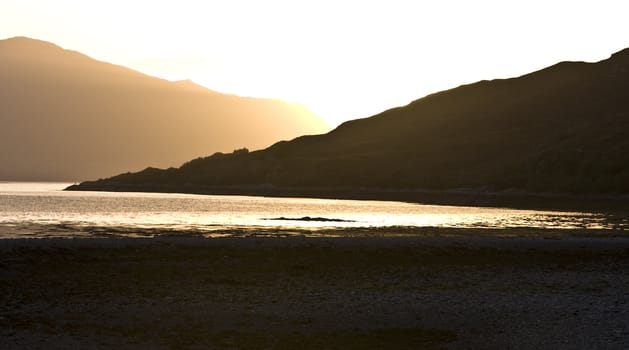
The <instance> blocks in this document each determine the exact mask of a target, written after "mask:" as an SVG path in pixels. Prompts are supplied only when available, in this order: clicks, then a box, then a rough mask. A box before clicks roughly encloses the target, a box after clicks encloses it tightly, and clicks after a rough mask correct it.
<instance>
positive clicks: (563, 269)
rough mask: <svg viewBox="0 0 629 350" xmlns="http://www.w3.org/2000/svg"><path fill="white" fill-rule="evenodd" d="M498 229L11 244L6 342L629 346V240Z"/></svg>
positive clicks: (3, 260) (21, 345) (32, 345)
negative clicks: (423, 232) (481, 232)
mask: <svg viewBox="0 0 629 350" xmlns="http://www.w3.org/2000/svg"><path fill="white" fill-rule="evenodd" d="M490 231H491V230H490ZM490 231H488V233H486V234H479V232H466V230H432V231H431V230H427V233H426V234H425V235H412V236H410V235H400V236H387V235H379V236H368V235H363V236H358V237H350V238H338V237H276V238H269V237H231V238H214V239H207V238H199V237H191V238H181V237H179V238H176V237H162V238H154V239H132V238H106V239H16V240H11V239H5V240H0V253H1V254H0V283H1V284H0V286H1V288H0V289H1V290H2V293H1V294H0V298H1V299H2V301H1V302H0V308H1V309H0V343H1V344H2V348H4V349H26V348H28V349H65V348H82V349H111V348H135V349H294V348H302V349H558V348H562V349H602V348H605V349H626V348H628V347H629V295H628V293H627V292H628V291H629V238H627V237H623V236H614V235H607V236H596V237H595V236H588V235H585V234H581V235H577V236H570V235H568V234H567V233H557V232H550V231H549V232H547V233H543V232H540V231H539V230H538V231H535V232H530V233H529V234H526V231H524V230H520V231H517V234H513V233H508V234H506V233H505V234H500V233H496V232H490ZM470 233H472V234H470Z"/></svg>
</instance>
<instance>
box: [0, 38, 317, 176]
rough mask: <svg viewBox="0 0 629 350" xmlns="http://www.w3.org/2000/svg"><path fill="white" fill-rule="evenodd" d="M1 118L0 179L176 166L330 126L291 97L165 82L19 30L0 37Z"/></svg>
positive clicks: (96, 174)
mask: <svg viewBox="0 0 629 350" xmlns="http://www.w3.org/2000/svg"><path fill="white" fill-rule="evenodd" d="M0 125H2V127H1V128H0V150H1V152H0V180H66V181H68V180H69V181H74V180H81V179H90V178H97V177H103V176H111V175H114V174H117V173H120V172H123V171H128V170H139V169H143V168H145V167H147V166H157V167H169V166H179V165H181V164H182V163H183V162H184V161H186V160H189V159H191V158H194V157H198V156H200V155H204V154H209V153H213V152H216V151H231V150H233V149H236V148H241V147H249V148H253V149H259V148H263V147H267V146H269V145H271V144H272V143H273V142H277V141H278V140H282V139H290V138H293V137H295V136H298V135H303V134H316V133H322V132H325V131H328V130H329V128H328V127H327V125H326V124H325V123H324V122H323V121H322V120H321V119H320V118H318V117H317V116H315V115H314V114H313V113H311V112H309V111H308V110H306V109H305V108H303V107H302V106H300V105H297V104H291V103H286V102H282V101H277V100H270V99H256V98H245V97H238V96H234V95H226V94H221V93H217V92H214V91H211V90H208V89H206V88H203V87H201V86H198V85H195V84H194V83H192V82H190V81H181V82H170V81H166V80H162V79H158V78H154V77H150V76H147V75H144V74H141V73H139V72H136V71H133V70H131V69H127V68H124V67H120V66H115V65H112V64H109V63H104V62H99V61H96V60H93V59H91V58H89V57H87V56H85V55H82V54H80V53H78V52H74V51H68V50H64V49H62V48H60V47H58V46H56V45H54V44H51V43H47V42H43V41H38V40H33V39H28V38H12V39H7V40H1V41H0Z"/></svg>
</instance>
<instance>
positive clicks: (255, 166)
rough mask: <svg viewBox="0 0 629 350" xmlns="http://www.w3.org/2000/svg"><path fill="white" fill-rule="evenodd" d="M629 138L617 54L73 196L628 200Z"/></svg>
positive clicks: (625, 80) (628, 54) (628, 91)
mask: <svg viewBox="0 0 629 350" xmlns="http://www.w3.org/2000/svg"><path fill="white" fill-rule="evenodd" d="M628 135H629V49H626V50H624V51H621V52H618V53H616V54H614V55H612V56H611V57H610V58H609V59H607V60H604V61H601V62H597V63H585V62H562V63H559V64H556V65H554V66H551V67H548V68H546V69H543V70H540V71H537V72H534V73H531V74H527V75H524V76H521V77H518V78H512V79H498V80H492V81H480V82H477V83H474V84H470V85H463V86H460V87H457V88H454V89H451V90H447V91H443V92H439V93H435V94H432V95H428V96H426V97H424V98H421V99H419V100H416V101H414V102H412V103H410V104H409V105H407V106H404V107H399V108H393V109H391V110H388V111H385V112H383V113H381V114H378V115H375V116H373V117H370V118H365V119H359V120H353V121H349V122H346V123H344V124H342V125H340V126H339V127H338V128H336V129H335V130H333V131H331V132H329V133H327V134H325V135H318V136H304V137H299V138H297V139H294V140H293V141H290V142H279V143H276V144H275V145H273V146H271V147H269V148H267V149H265V150H262V151H257V152H250V153H247V152H244V151H240V152H234V153H233V154H215V155H213V156H210V157H206V158H199V159H195V160H192V161H190V162H188V163H186V164H184V165H183V166H182V167H180V168H178V169H168V170H158V169H154V168H149V169H146V170H144V171H141V172H139V173H135V174H131V173H127V174H122V175H119V176H115V177H112V178H109V179H105V180H101V181H97V182H86V183H83V184H81V185H80V186H77V187H75V189H105V190H122V189H124V190H139V189H142V188H143V189H145V190H154V191H155V190H156V191H184V192H204V193H264V192H268V193H272V192H274V191H275V192H276V193H277V192H279V193H284V194H291V191H293V192H294V193H295V194H313V195H320V194H324V195H325V196H349V197H359V198H360V197H361V196H362V195H361V193H363V194H366V195H365V196H366V197H374V196H375V197H377V195H374V194H373V193H376V192H377V191H381V192H382V193H385V192H386V193H388V194H387V195H384V196H383V197H386V198H407V196H408V193H409V192H412V191H417V190H429V191H444V190H449V191H453V192H457V191H458V192H459V193H496V192H503V193H518V192H520V193H521V192H524V191H527V192H536V193H553V194H557V193H573V194H585V195H600V194H610V193H614V194H629V136H628ZM290 189H292V190H290ZM383 191H384V192H383ZM429 191H428V192H429ZM348 193H349V194H350V195H348ZM369 193H371V194H369Z"/></svg>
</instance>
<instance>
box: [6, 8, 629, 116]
mask: <svg viewBox="0 0 629 350" xmlns="http://www.w3.org/2000/svg"><path fill="white" fill-rule="evenodd" d="M628 13H629V1H626V0H619V1H613V0H597V1H592V0H589V1H579V0H572V1H563V0H558V1H553V0H544V1H538V0H529V1H505V0H502V1H483V0H477V1H469V0H468V1H455V0H426V1H421V0H415V1H402V0H386V1H384V0H383V1H369V0H363V1H347V0H333V1H328V0H317V1H300V0H292V1H289V0H265V1H259V0H257V1H255V0H224V1H223V0H214V1H212V0H209V1H192V0H178V1H172V0H171V1H160V0H151V1H144V0H135V1H131V0H124V1H119V0H108V1H100V0H91V1H74V0H55V1H50V0H41V1H36V0H0V39H5V38H10V37H14V36H27V37H31V38H35V39H40V40H45V41H50V42H53V43H55V44H57V45H59V46H61V47H63V48H66V49H71V50H75V51H79V52H82V53H84V54H87V55H88V56H91V57H93V58H95V59H98V60H102V61H107V62H111V63H115V64H119V65H123V66H127V67H130V68H133V69H136V70H139V71H141V72H143V73H146V74H150V75H154V76H158V77H161V78H165V79H169V80H183V79H191V80H193V81H195V82H196V83H198V84H201V85H204V86H206V87H208V88H210V89H213V90H217V91H220V92H225V93H234V94H238V95H243V96H256V97H271V98H279V99H283V100H287V101H291V102H299V103H301V104H303V105H304V106H306V107H307V108H309V109H311V110H312V111H314V112H315V113H317V114H319V115H320V116H321V117H322V118H324V119H325V120H327V121H328V122H329V123H330V125H331V126H336V125H338V124H339V123H341V122H343V121H345V120H349V119H355V118H362V117H368V116H370V115H373V114H376V113H379V112H381V111H384V110H386V109H389V108H392V107H396V106H400V105H406V104H408V103H409V102H411V101H413V100H415V99H418V98H420V97H423V96H425V95H426V94H429V93H433V92H437V91H440V90H444V89H448V88H453V87H456V86H458V85H461V84H467V83H472V82H475V81H478V80H483V79H495V78H508V77H513V76H518V75H522V74H525V73H528V72H531V71H534V70H538V69H541V68H543V67H546V66H549V65H552V64H554V63H557V62H559V61H566V60H570V61H589V62H594V61H599V60H602V59H605V58H607V57H609V56H610V55H611V54H612V53H614V52H617V51H619V50H621V49H623V48H626V47H629V36H628V35H627V34H628V33H629V21H627V20H626V16H627V14H628Z"/></svg>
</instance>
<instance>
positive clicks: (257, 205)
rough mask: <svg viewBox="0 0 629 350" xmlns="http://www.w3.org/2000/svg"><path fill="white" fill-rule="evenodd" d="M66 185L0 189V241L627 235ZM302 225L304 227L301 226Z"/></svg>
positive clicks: (429, 213) (299, 201)
mask: <svg viewBox="0 0 629 350" xmlns="http://www.w3.org/2000/svg"><path fill="white" fill-rule="evenodd" d="M68 185H70V184H67V183H2V182H0V238H10V237H50V236H53V237H70V236H90V237H101V236H110V235H114V236H155V235H163V234H166V233H168V232H170V233H173V232H176V233H178V234H186V233H191V234H195V235H206V236H212V235H229V234H242V233H243V232H245V233H246V232H249V233H251V232H266V233H267V234H273V233H274V232H275V233H283V234H285V233H286V232H290V231H291V230H294V231H295V232H299V233H301V234H303V232H316V231H318V230H324V229H325V230H329V229H334V228H339V229H342V228H349V227H376V228H382V227H391V226H396V227H428V226H431V227H460V228H516V227H533V228H560V229H574V228H590V229H623V230H624V229H627V228H629V223H628V222H627V219H626V218H617V217H616V218H614V219H613V220H612V219H610V218H609V217H607V216H604V215H602V214H593V213H576V212H547V211H534V210H513V209H500V208H477V207H453V206H436V205H419V204H409V203H401V202H386V201H353V200H328V199H306V198H265V197H246V196H205V195H188V194H161V193H106V192H63V191H61V190H62V189H63V188H64V187H66V186H68ZM304 217H310V218H311V220H303V218H304Z"/></svg>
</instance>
